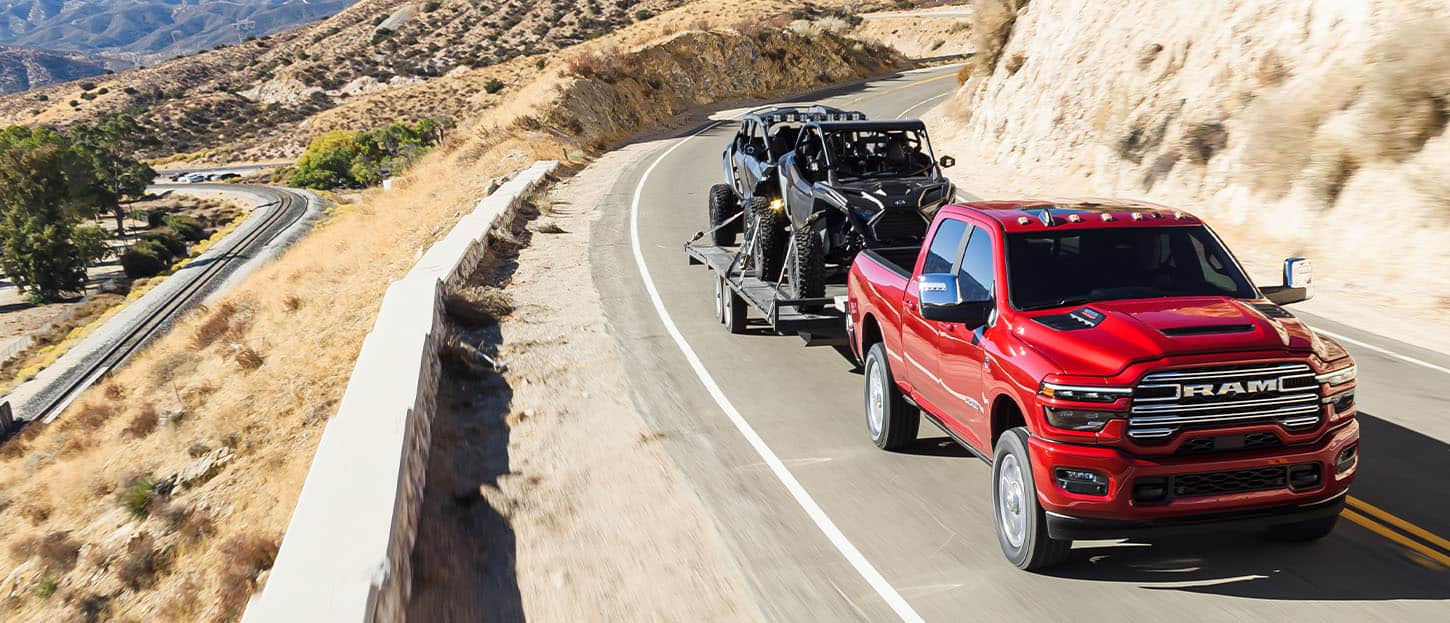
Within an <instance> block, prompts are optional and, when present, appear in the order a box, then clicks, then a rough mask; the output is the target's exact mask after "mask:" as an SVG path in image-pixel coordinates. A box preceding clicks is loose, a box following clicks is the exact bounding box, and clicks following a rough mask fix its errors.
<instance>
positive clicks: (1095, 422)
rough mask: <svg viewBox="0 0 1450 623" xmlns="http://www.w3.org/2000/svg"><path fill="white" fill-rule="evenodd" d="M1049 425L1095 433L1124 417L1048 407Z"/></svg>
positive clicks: (1108, 413)
mask: <svg viewBox="0 0 1450 623" xmlns="http://www.w3.org/2000/svg"><path fill="white" fill-rule="evenodd" d="M1044 410H1045V411H1046V413H1047V423H1048V424H1051V425H1053V426H1056V427H1058V428H1066V429H1068V430H1080V431H1087V432H1092V433H1095V432H1097V431H1100V430H1102V429H1103V427H1104V426H1107V425H1108V421H1109V420H1114V419H1117V418H1120V417H1123V414H1122V413H1118V412H1115V411H1085V410H1082V409H1054V408H1052V407H1046V408H1045V409H1044Z"/></svg>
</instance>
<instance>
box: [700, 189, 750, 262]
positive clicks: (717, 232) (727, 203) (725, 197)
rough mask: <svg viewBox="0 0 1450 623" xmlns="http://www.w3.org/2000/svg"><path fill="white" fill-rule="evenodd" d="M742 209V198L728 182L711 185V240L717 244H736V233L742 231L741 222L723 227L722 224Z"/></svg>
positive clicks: (738, 220) (739, 220)
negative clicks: (737, 195) (736, 194)
mask: <svg viewBox="0 0 1450 623" xmlns="http://www.w3.org/2000/svg"><path fill="white" fill-rule="evenodd" d="M739 211H740V199H739V198H738V197H736V196H735V191H734V190H733V189H731V188H730V186H729V185H728V184H716V185H714V186H711V187H710V225H709V229H708V231H710V241H711V242H713V243H715V246H720V247H724V246H730V245H733V244H735V235H736V234H737V233H739V232H740V222H741V220H742V219H736V220H735V221H734V222H732V223H730V224H729V225H726V226H724V227H721V226H720V224H721V223H724V222H725V221H728V220H730V218H731V217H733V216H735V214H736V213H737V212H739Z"/></svg>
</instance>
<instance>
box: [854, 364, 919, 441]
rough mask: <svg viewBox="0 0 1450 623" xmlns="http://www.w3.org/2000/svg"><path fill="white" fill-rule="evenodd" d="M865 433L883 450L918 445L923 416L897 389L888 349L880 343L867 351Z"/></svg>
mask: <svg viewBox="0 0 1450 623" xmlns="http://www.w3.org/2000/svg"><path fill="white" fill-rule="evenodd" d="M865 376H866V432H868V433H870V434H871V441H872V442H873V443H875V444H876V447H878V448H881V449H882V450H900V449H901V448H903V447H905V446H906V445H907V444H909V443H911V442H913V441H916V428H917V423H918V422H919V421H920V419H921V412H920V411H919V410H917V408H916V407H913V406H911V403H908V402H906V397H905V396H902V395H901V389H899V388H898V387H896V381H895V380H893V379H892V378H891V366H890V364H888V363H887V361H886V345H885V344H882V343H881V342H877V343H875V344H872V345H871V349H870V350H868V351H866V368H865Z"/></svg>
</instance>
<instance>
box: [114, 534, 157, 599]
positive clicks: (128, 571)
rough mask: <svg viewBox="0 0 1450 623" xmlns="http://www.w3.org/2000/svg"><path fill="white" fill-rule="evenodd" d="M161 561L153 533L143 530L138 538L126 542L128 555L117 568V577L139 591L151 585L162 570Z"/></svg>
mask: <svg viewBox="0 0 1450 623" xmlns="http://www.w3.org/2000/svg"><path fill="white" fill-rule="evenodd" d="M160 567H161V561H160V558H159V557H158V556H157V554H156V546H155V544H154V542H153V540H152V538H151V535H149V534H147V533H145V532H142V533H141V535H140V536H139V537H138V538H135V539H132V540H131V541H130V542H129V543H127V544H126V555H125V557H124V558H123V559H122V560H121V565H120V566H119V567H117V568H116V578H117V579H119V580H121V582H122V583H123V584H125V585H126V586H128V587H130V588H131V590H133V591H137V590H141V589H143V588H146V587H149V586H151V583H152V582H154V581H155V580H156V574H157V572H158V571H160Z"/></svg>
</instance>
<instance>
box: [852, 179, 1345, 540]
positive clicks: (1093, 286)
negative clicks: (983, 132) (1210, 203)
mask: <svg viewBox="0 0 1450 623" xmlns="http://www.w3.org/2000/svg"><path fill="white" fill-rule="evenodd" d="M1308 281H1309V264H1308V262H1307V261H1306V260H1304V259H1302V258H1292V259H1289V260H1286V261H1285V283H1284V285H1281V286H1272V287H1262V288H1256V287H1255V286H1254V285H1253V284H1252V283H1250V282H1249V280H1248V278H1247V277H1246V275H1245V272H1244V270H1243V269H1242V268H1241V267H1240V265H1239V264H1238V262H1237V260H1235V259H1234V257H1233V255H1232V254H1230V253H1229V251H1228V250H1227V249H1226V248H1225V247H1224V245H1223V243H1222V242H1220V240H1219V239H1218V237H1217V236H1216V235H1215V234H1214V233H1213V231H1212V230H1211V229H1209V227H1208V226H1207V225H1205V224H1204V223H1203V222H1202V221H1200V220H1199V219H1198V218H1196V217H1194V216H1192V215H1189V214H1186V213H1184V212H1180V211H1175V210H1172V209H1168V208H1164V207H1162V206H1157V205H1152V204H1147V203H1142V202H1129V201H1104V200H1084V201H1054V202H1038V201H1027V202H1020V201H997V202H976V203H967V204H961V205H950V206H946V207H943V208H942V209H941V210H940V211H939V213H938V214H937V215H936V218H935V222H933V223H932V226H931V229H930V231H929V232H928V235H927V238H926V242H925V243H924V244H923V245H922V246H921V248H919V249H918V248H915V247H907V248H894V249H875V250H868V251H864V252H862V253H861V254H859V255H858V256H857V257H856V260H855V261H854V263H853V264H852V266H851V272H850V277H849V291H848V295H847V304H846V311H847V321H846V323H847V333H848V336H849V339H850V343H851V348H852V351H853V352H854V353H855V355H856V357H857V359H858V361H860V362H862V367H863V372H864V377H865V380H866V416H867V417H866V421H867V430H868V432H869V433H870V435H871V438H872V440H873V441H874V442H875V443H876V445H877V446H879V447H881V448H883V449H887V450H894V449H899V448H901V447H903V446H904V445H906V444H909V443H911V442H913V441H915V439H916V435H917V426H918V422H919V421H920V420H919V418H920V416H923V415H924V416H925V417H926V419H927V420H928V421H930V422H931V423H932V424H934V425H936V426H937V427H938V428H940V429H942V430H943V431H945V432H946V433H947V435H949V436H951V437H952V438H953V439H955V440H956V441H957V442H959V443H960V444H962V445H963V446H965V447H966V448H967V449H968V450H969V451H971V452H972V453H974V454H976V455H977V456H979V457H981V458H982V459H984V460H986V461H988V462H990V463H991V465H992V482H993V491H992V503H993V510H994V513H993V515H994V517H995V520H996V532H997V540H998V541H999V542H1000V544H1001V546H1002V551H1003V553H1004V554H1005V555H1006V556H1007V558H1008V559H1009V560H1010V561H1011V562H1012V563H1013V564H1015V565H1017V566H1018V567H1021V568H1023V569H1042V568H1046V567H1049V566H1051V565H1053V564H1056V563H1059V562H1061V561H1062V560H1064V559H1065V558H1066V556H1067V552H1068V549H1069V547H1070V545H1071V543H1072V540H1074V539H1097V538H1124V537H1135V536H1146V535H1152V534H1163V533H1173V532H1187V531H1194V530H1202V529H1225V528H1230V527H1233V528H1243V527H1260V528H1267V529H1268V531H1269V532H1270V534H1271V535H1274V536H1277V537H1280V538H1283V539H1287V540H1313V539H1318V538H1321V537H1323V536H1325V535H1327V534H1329V533H1330V531H1331V530H1333V528H1334V523H1335V520H1336V519H1337V518H1338V516H1339V512H1340V510H1341V509H1342V508H1343V506H1344V501H1345V497H1346V495H1347V494H1348V489H1349V484H1350V481H1351V480H1353V478H1354V473H1355V468H1356V465H1357V462H1358V446H1359V424H1358V422H1357V421H1356V420H1355V402H1354V391H1355V367H1354V361H1353V360H1352V359H1350V357H1349V354H1348V353H1346V352H1345V350H1344V349H1343V348H1341V347H1340V346H1339V345H1338V344H1336V343H1335V342H1334V341H1333V340H1330V339H1329V338H1326V337H1323V336H1320V335H1318V334H1316V333H1315V332H1314V331H1313V330H1311V329H1310V328H1309V327H1308V326H1307V325H1305V324H1304V323H1303V322H1302V321H1300V320H1298V319H1297V318H1295V317H1294V315H1293V314H1291V313H1289V312H1288V311H1286V310H1285V309H1284V308H1283V307H1281V305H1286V304H1289V303H1294V302H1299V301H1303V300H1305V299H1307V298H1308V297H1309V290H1308V286H1309V283H1308Z"/></svg>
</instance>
